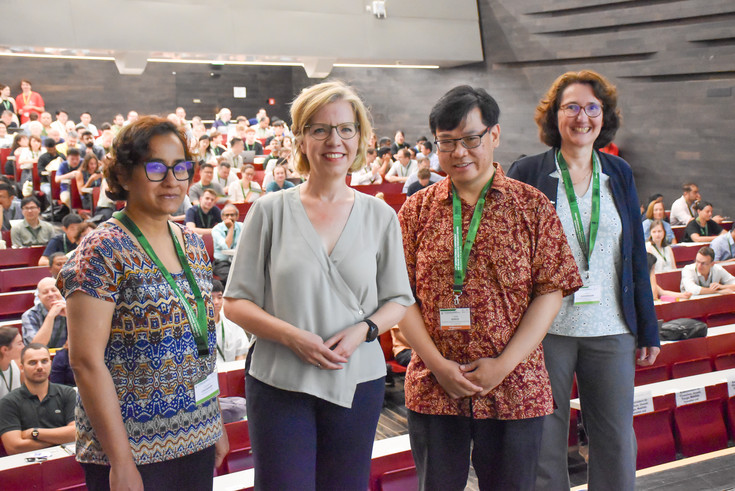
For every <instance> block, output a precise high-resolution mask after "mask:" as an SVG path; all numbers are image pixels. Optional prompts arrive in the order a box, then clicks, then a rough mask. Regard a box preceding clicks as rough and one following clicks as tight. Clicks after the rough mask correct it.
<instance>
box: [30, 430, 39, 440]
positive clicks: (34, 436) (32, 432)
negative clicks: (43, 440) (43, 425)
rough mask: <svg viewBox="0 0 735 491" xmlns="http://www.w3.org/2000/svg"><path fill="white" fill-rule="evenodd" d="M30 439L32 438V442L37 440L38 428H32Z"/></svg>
mask: <svg viewBox="0 0 735 491" xmlns="http://www.w3.org/2000/svg"><path fill="white" fill-rule="evenodd" d="M31 438H33V439H34V440H38V428H33V430H32V431H31Z"/></svg>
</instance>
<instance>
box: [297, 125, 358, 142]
mask: <svg viewBox="0 0 735 491" xmlns="http://www.w3.org/2000/svg"><path fill="white" fill-rule="evenodd" d="M359 128H360V124H359V123H340V124H338V125H332V124H324V123H313V124H307V125H306V126H304V129H306V132H307V134H308V135H309V136H310V137H312V138H313V139H315V140H326V139H327V138H329V135H331V134H332V130H333V129H336V130H337V135H339V137H340V138H342V139H343V140H350V139H352V138H354V137H355V135H357V130H358V129H359Z"/></svg>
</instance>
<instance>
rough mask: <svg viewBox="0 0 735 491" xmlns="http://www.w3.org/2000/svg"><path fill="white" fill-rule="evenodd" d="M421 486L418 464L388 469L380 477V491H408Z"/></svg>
mask: <svg viewBox="0 0 735 491" xmlns="http://www.w3.org/2000/svg"><path fill="white" fill-rule="evenodd" d="M418 488H419V478H418V476H417V475H416V466H411V467H406V468H404V469H396V470H394V471H388V472H386V473H385V474H383V475H382V476H380V477H378V489H379V490H380V491H406V490H409V489H418Z"/></svg>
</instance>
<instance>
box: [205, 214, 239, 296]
mask: <svg viewBox="0 0 735 491" xmlns="http://www.w3.org/2000/svg"><path fill="white" fill-rule="evenodd" d="M238 218H240V212H239V211H238V209H237V207H236V206H235V205H231V204H228V205H225V206H224V208H222V221H221V222H220V223H218V224H217V225H215V226H214V227H212V232H211V234H212V242H213V245H214V265H213V268H212V272H213V273H214V274H215V275H217V276H219V277H220V278H221V279H222V281H223V282H225V283H226V282H227V276H228V275H229V273H230V264H231V263H232V255H231V254H225V251H232V250H233V249H235V248H236V247H237V243H238V241H239V240H240V235H241V234H242V223H241V222H239V221H238Z"/></svg>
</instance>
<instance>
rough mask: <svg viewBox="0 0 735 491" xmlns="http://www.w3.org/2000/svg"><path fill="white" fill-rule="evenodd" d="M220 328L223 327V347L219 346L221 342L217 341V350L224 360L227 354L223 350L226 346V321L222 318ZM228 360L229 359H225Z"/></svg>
mask: <svg viewBox="0 0 735 491" xmlns="http://www.w3.org/2000/svg"><path fill="white" fill-rule="evenodd" d="M219 325H220V328H221V329H222V348H220V347H219V343H217V345H216V346H217V352H218V353H219V355H220V356H221V357H222V359H223V360H225V354H224V353H223V352H222V349H224V347H225V321H223V320H220V321H219ZM225 361H227V360H225Z"/></svg>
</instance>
